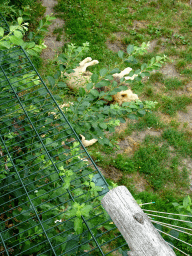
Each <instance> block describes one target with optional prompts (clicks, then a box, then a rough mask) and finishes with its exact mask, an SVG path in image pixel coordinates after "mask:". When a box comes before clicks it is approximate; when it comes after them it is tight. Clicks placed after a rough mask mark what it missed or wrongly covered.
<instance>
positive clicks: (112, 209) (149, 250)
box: [101, 186, 176, 256]
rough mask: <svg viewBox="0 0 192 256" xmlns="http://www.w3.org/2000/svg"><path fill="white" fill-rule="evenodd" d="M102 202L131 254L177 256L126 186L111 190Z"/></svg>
mask: <svg viewBox="0 0 192 256" xmlns="http://www.w3.org/2000/svg"><path fill="white" fill-rule="evenodd" d="M101 203H102V205H103V207H104V208H105V210H106V211H107V212H108V214H109V215H110V217H111V219H112V220H113V222H114V223H115V225H116V226H117V228H118V229H119V231H120V232H121V234H122V236H123V237H124V238H125V240H126V242H127V244H128V245H129V248H130V250H131V251H129V252H128V255H129V256H176V254H175V253H174V251H173V250H172V248H171V247H169V245H168V244H167V242H165V240H164V239H163V238H162V237H161V235H160V234H159V232H158V231H157V229H156V228H155V227H154V226H153V225H152V223H151V221H150V220H149V218H148V216H147V215H146V214H145V213H144V212H143V211H142V209H141V208H140V207H139V205H138V204H137V202H136V201H135V199H134V198H133V196H132V195H131V193H130V192H129V190H128V189H127V188H126V187H125V186H119V187H116V188H114V189H112V190H110V191H109V192H108V193H107V194H106V195H105V196H104V197H103V199H102V200H101Z"/></svg>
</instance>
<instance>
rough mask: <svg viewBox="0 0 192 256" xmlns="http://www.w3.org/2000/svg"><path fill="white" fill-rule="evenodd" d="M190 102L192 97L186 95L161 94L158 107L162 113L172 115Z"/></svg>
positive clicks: (182, 109) (183, 108)
mask: <svg viewBox="0 0 192 256" xmlns="http://www.w3.org/2000/svg"><path fill="white" fill-rule="evenodd" d="M191 102H192V99H191V98H190V97H187V96H177V97H170V96H162V98H161V100H160V102H159V104H160V105H161V106H160V109H161V110H162V112H163V113H165V114H169V115H170V116H174V115H175V114H176V111H178V110H181V111H184V110H185V109H186V106H187V105H189V104H190V103H191Z"/></svg>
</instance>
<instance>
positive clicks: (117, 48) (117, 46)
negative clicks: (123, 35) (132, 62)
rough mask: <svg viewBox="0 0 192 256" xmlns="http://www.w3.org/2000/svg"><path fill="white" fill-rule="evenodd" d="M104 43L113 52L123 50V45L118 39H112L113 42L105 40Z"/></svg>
mask: <svg viewBox="0 0 192 256" xmlns="http://www.w3.org/2000/svg"><path fill="white" fill-rule="evenodd" d="M106 45H107V47H108V49H109V50H111V51H113V52H118V51H120V50H121V51H124V50H125V46H124V45H123V44H122V43H121V42H120V41H114V42H110V41H107V42H106Z"/></svg>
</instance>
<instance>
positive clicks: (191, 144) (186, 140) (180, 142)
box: [162, 128, 192, 157]
mask: <svg viewBox="0 0 192 256" xmlns="http://www.w3.org/2000/svg"><path fill="white" fill-rule="evenodd" d="M162 137H163V138H164V139H166V140H167V141H168V143H169V144H170V145H171V146H174V148H175V149H177V150H178V152H179V153H181V154H182V155H183V156H186V155H188V156H190V157H192V139H191V135H190V134H186V133H183V132H180V131H177V130H176V129H174V128H169V129H166V130H165V131H164V132H163V135H162Z"/></svg>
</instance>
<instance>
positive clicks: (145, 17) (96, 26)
mask: <svg viewBox="0 0 192 256" xmlns="http://www.w3.org/2000/svg"><path fill="white" fill-rule="evenodd" d="M187 3H188V2H187V1H175V0H171V1H168V0H157V1H147V0H140V1H134V0H130V1H127V0H121V1H120V0H118V1H115V3H114V1H113V0H105V1H95V0H85V1H78V0H66V1H62V0H59V1H58V4H57V5H56V6H55V11H56V12H57V15H58V16H59V17H60V18H63V19H64V21H65V36H66V39H67V40H69V41H70V42H72V43H75V44H76V45H82V43H84V42H86V41H88V42H89V43H90V56H91V57H92V58H93V59H98V60H99V62H100V64H99V67H97V66H96V67H93V68H91V69H94V68H95V69H100V68H102V67H107V68H110V67H111V66H112V65H113V64H114V63H116V64H118V63H120V60H119V58H118V57H117V54H116V53H115V52H113V51H111V50H109V48H108V46H107V44H108V43H109V42H110V43H111V44H113V45H118V46H121V48H122V49H126V46H127V45H128V44H130V43H132V44H135V45H140V44H141V43H142V42H147V41H152V40H154V39H155V40H156V46H155V47H154V51H153V52H149V53H147V54H145V55H144V56H141V57H139V61H140V62H141V63H144V62H147V61H148V60H149V59H151V58H152V57H154V56H155V55H157V54H158V55H163V54H166V55H168V56H169V57H170V59H174V64H170V65H175V68H176V70H177V72H179V73H180V74H181V77H179V78H177V77H171V78H170V77H166V76H165V75H163V74H162V73H161V71H158V72H155V73H152V74H151V75H150V77H149V79H148V80H145V81H141V82H133V83H131V88H132V89H133V90H134V92H136V93H137V94H138V95H139V96H142V97H143V98H144V99H147V100H156V101H158V105H157V108H156V111H154V112H153V113H150V114H147V115H146V116H145V117H144V118H141V119H139V120H138V121H137V122H135V123H132V124H129V125H128V126H127V128H126V129H125V130H124V131H123V132H121V133H120V134H117V133H115V134H113V135H112V136H111V139H112V140H113V141H114V142H115V141H117V142H118V141H120V140H123V139H125V138H126V136H130V135H131V134H132V132H133V131H138V132H140V131H145V130H147V129H148V128H150V129H153V130H156V131H162V136H160V138H159V140H161V143H163V144H162V145H161V146H160V145H158V144H157V145H156V144H155V143H157V142H155V141H150V140H149V141H150V142H149V141H147V140H145V141H143V142H142V144H141V145H140V146H139V148H138V149H137V150H136V151H135V152H134V154H133V155H131V156H125V155H115V152H116V151H117V150H118V147H117V148H114V149H113V153H112V152H111V148H109V147H105V146H98V145H94V147H92V148H91V150H90V152H92V156H93V158H94V160H96V161H98V164H99V165H101V166H103V168H109V166H110V165H113V166H114V167H116V168H118V169H119V170H122V171H123V172H127V173H131V172H132V173H133V172H136V171H139V173H142V174H143V175H145V177H146V179H147V181H148V182H149V184H150V186H149V187H151V188H153V189H156V190H157V191H159V193H160V194H161V195H162V194H164V192H165V191H167V189H166V188H165V186H164V185H163V181H164V180H165V179H166V180H167V182H168V183H169V180H170V183H171V180H173V179H174V178H176V177H178V175H183V179H182V178H181V179H180V180H181V183H180V185H179V186H181V187H182V186H184V184H185V185H187V184H188V182H187V178H186V175H187V174H185V173H182V171H181V170H180V169H181V168H180V166H179V163H176V160H174V158H173V156H172V155H171V154H170V152H169V147H170V146H173V147H174V154H175V155H176V156H179V155H181V154H183V156H184V152H185V150H186V152H187V154H188V155H189V156H191V155H190V151H191V148H190V147H191V146H190V145H191V144H190V143H187V142H186V141H187V140H188V141H189V140H190V138H191V135H190V134H184V133H183V132H182V131H179V130H178V129H179V124H180V123H179V122H177V121H176V120H175V121H174V120H173V121H171V122H170V123H169V124H168V123H165V122H163V120H161V119H160V118H159V117H158V116H159V115H158V113H164V114H166V115H168V116H170V117H175V118H176V116H177V111H185V110H186V106H188V105H189V104H191V103H192V100H191V97H189V95H187V94H185V93H183V94H182V95H178V93H177V91H178V90H183V89H184V88H185V86H186V85H187V83H188V82H189V81H190V77H191V74H192V71H191V69H190V67H188V65H190V63H191V60H192V47H191V46H190V40H191V34H192V32H191V29H190V28H191V26H192V20H191V18H190V17H191V8H189V7H188V5H186V4H187ZM154 17H155V18H154ZM54 33H56V34H57V35H58V40H59V39H60V37H61V34H62V31H61V30H58V31H57V30H55V31H54ZM64 48H65V45H64ZM170 63H171V62H170ZM48 66H49V65H48ZM137 67H138V65H137V64H136V65H135V66H134V68H135V69H136V68H137ZM121 68H124V66H120V69H121ZM46 69H47V70H49V67H46ZM48 72H52V70H51V68H50V70H49V71H48ZM45 75H46V72H45ZM185 127H186V128H187V124H185ZM168 134H169V135H170V137H169V135H168ZM171 138H172V139H171ZM156 139H157V138H156ZM110 156H111V159H110ZM173 162H174V164H173ZM167 163H169V164H168V165H167ZM171 166H172V167H171ZM173 166H174V167H173ZM139 167H140V168H139ZM178 168H180V169H178ZM183 168H184V167H183ZM154 170H155V171H154ZM123 179H125V177H124V178H122V180H123ZM125 180H126V179H125ZM184 187H185V186H184ZM172 190H173V191H175V192H173V193H175V196H177V192H176V190H175V189H174V188H172ZM163 191H164V192H163ZM170 191H171V189H170ZM170 191H169V193H170Z"/></svg>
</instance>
